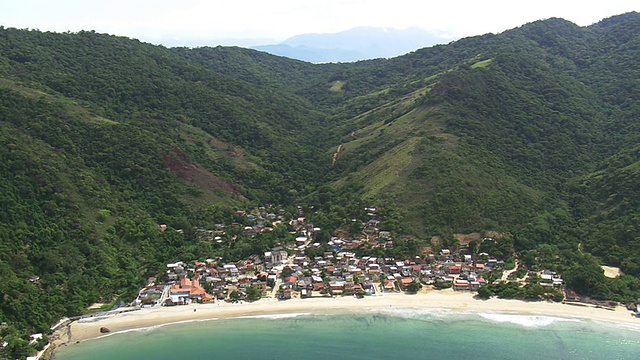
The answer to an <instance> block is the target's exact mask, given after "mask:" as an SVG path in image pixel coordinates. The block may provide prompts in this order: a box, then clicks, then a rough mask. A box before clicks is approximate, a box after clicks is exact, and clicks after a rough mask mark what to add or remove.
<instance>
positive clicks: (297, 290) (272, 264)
mask: <svg viewBox="0 0 640 360" xmlns="http://www.w3.org/2000/svg"><path fill="white" fill-rule="evenodd" d="M367 211H369V213H368V215H369V217H370V219H369V220H368V221H366V222H363V223H362V225H363V229H362V234H361V235H358V236H357V237H356V239H353V238H350V237H347V236H344V237H333V238H331V240H330V241H328V243H327V247H324V249H328V250H329V251H324V252H322V253H319V252H317V251H316V252H313V253H314V256H309V255H308V254H309V252H308V251H307V250H308V249H311V248H314V247H320V246H321V244H320V243H318V242H314V241H315V240H314V237H315V234H316V233H317V232H318V231H319V230H320V229H319V228H317V227H314V226H313V225H312V224H309V223H308V222H307V221H306V218H305V216H304V212H302V210H299V211H298V213H297V214H296V215H295V216H294V217H293V218H291V219H289V220H285V219H284V216H283V214H284V211H283V210H280V211H277V212H270V211H269V210H268V209H265V208H260V209H256V210H254V211H252V212H245V211H243V210H238V212H237V215H238V216H242V217H247V219H248V220H250V223H252V224H253V225H252V226H245V227H244V231H245V232H247V233H249V234H251V233H254V232H260V231H265V230H269V229H270V228H269V227H267V226H265V224H266V223H268V224H273V223H284V224H286V225H288V226H289V227H290V230H292V231H291V233H292V234H293V235H294V237H293V239H292V240H291V241H290V242H289V243H284V244H281V245H280V246H278V247H276V248H274V249H272V250H271V251H267V252H264V253H263V254H259V255H258V254H256V255H252V256H250V257H249V258H248V259H245V260H241V261H238V262H233V263H226V262H222V261H221V259H220V258H216V259H206V260H205V261H196V262H193V263H184V262H177V263H172V264H167V273H166V279H167V282H166V284H165V285H164V286H162V285H160V286H158V285H154V284H149V286H147V287H146V288H145V289H143V290H141V292H140V295H139V297H138V299H137V302H138V304H142V305H143V306H153V305H154V304H162V305H181V304H188V303H191V302H197V303H202V302H212V301H225V300H226V301H229V300H233V301H236V300H240V301H242V300H245V299H250V300H252V299H255V298H256V295H255V294H258V297H272V298H278V299H290V298H293V297H299V298H307V297H318V296H320V297H325V296H326V297H330V296H338V295H340V296H342V295H346V296H366V295H373V294H376V293H378V292H401V291H408V292H415V291H416V290H417V289H419V288H421V287H422V286H423V285H433V286H434V287H436V288H449V287H451V288H453V289H454V290H457V291H475V290H478V288H479V287H480V286H483V285H486V284H487V280H486V279H485V278H486V277H487V276H486V275H487V274H489V273H491V272H492V271H495V270H496V269H498V271H500V272H499V274H498V276H497V277H498V278H499V277H501V276H502V275H503V273H502V268H503V265H504V263H503V262H502V261H500V260H498V259H496V258H492V257H491V256H490V254H488V253H480V254H474V253H472V252H471V250H470V249H469V248H468V247H466V246H460V247H459V248H457V249H456V250H455V251H451V250H449V249H446V248H445V249H441V250H440V251H439V252H438V253H433V252H427V253H426V254H421V255H420V256H415V257H413V258H409V259H396V258H393V257H374V256H356V251H355V249H358V247H359V246H361V245H363V244H366V245H367V246H368V247H371V248H373V247H393V241H392V239H391V234H390V233H388V232H385V231H380V230H379V225H380V221H379V220H376V219H375V209H374V208H367ZM216 227H217V229H215V230H212V231H203V232H202V236H206V237H207V239H208V240H213V241H222V236H223V235H224V229H225V225H223V224H219V225H217V226H216ZM483 240H485V239H483ZM489 240H494V239H489ZM360 253H361V251H360ZM493 278H496V276H493ZM541 278H542V281H543V282H544V284H545V286H547V284H548V285H549V286H558V284H561V282H562V280H561V279H560V278H559V276H557V275H556V274H550V273H549V274H547V273H545V274H543V275H542V276H541Z"/></svg>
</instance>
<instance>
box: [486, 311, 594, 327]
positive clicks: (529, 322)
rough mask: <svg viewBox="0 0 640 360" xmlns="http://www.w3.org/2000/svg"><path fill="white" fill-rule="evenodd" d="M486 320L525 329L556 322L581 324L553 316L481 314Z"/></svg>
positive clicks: (574, 320) (575, 320) (573, 320)
mask: <svg viewBox="0 0 640 360" xmlns="http://www.w3.org/2000/svg"><path fill="white" fill-rule="evenodd" d="M478 315H479V316H481V317H482V318H484V319H487V320H490V321H492V322H496V323H511V324H515V325H520V326H524V327H529V328H534V327H545V326H549V325H551V324H553V323H556V322H560V321H562V322H577V323H579V322H581V320H579V319H568V318H561V317H552V316H536V315H514V314H495V313H479V314H478Z"/></svg>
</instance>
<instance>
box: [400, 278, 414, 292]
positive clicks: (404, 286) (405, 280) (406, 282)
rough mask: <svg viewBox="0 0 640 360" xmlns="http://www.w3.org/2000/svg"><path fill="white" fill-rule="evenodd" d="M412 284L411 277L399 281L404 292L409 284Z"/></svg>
mask: <svg viewBox="0 0 640 360" xmlns="http://www.w3.org/2000/svg"><path fill="white" fill-rule="evenodd" d="M412 282H413V278H412V277H403V278H401V279H400V285H401V286H402V289H403V290H406V289H407V286H409V284H411V283H412Z"/></svg>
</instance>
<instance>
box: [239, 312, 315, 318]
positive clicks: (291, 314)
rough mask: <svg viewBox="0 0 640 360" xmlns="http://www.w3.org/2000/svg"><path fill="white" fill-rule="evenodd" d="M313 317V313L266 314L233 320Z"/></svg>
mask: <svg viewBox="0 0 640 360" xmlns="http://www.w3.org/2000/svg"><path fill="white" fill-rule="evenodd" d="M306 315H311V313H287V314H265V315H246V316H238V317H234V318H232V319H288V318H294V317H299V316H306Z"/></svg>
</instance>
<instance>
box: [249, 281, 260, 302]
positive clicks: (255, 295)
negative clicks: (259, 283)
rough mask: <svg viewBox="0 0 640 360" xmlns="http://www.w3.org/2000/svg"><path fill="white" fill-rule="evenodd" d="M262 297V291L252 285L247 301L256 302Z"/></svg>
mask: <svg viewBox="0 0 640 360" xmlns="http://www.w3.org/2000/svg"><path fill="white" fill-rule="evenodd" d="M261 297H262V294H261V293H260V290H258V288H257V287H255V286H253V285H251V286H249V287H248V288H247V300H249V301H256V300H259V299H260V298H261Z"/></svg>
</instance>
